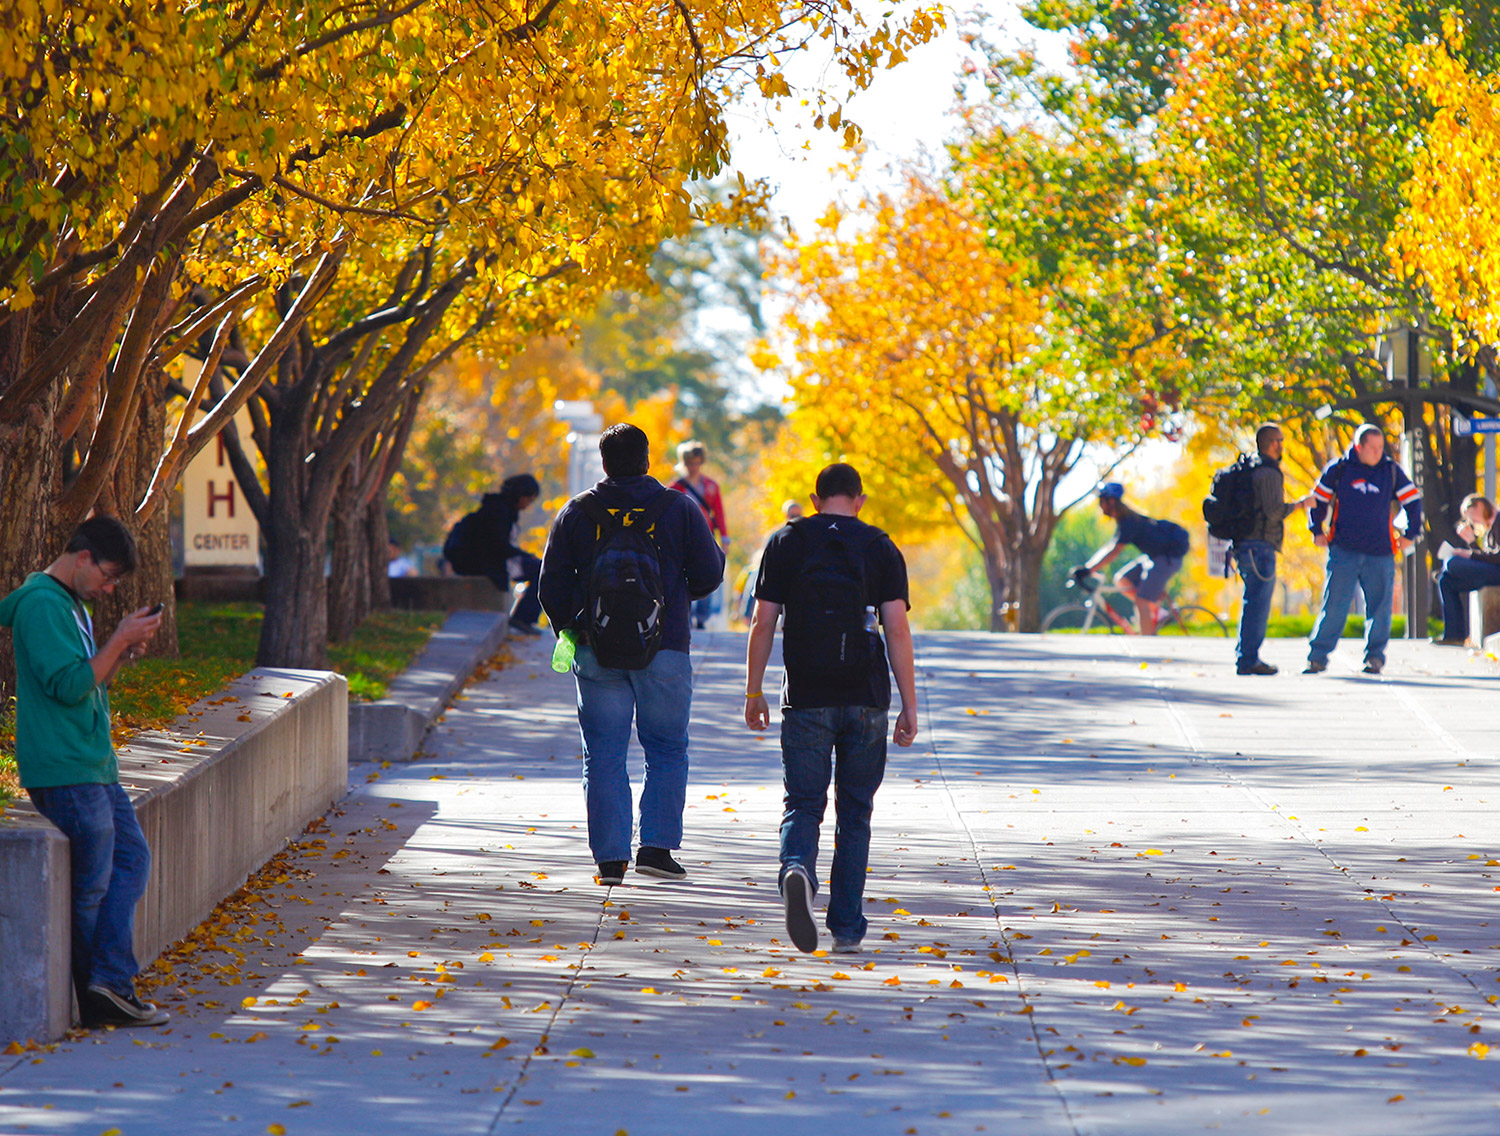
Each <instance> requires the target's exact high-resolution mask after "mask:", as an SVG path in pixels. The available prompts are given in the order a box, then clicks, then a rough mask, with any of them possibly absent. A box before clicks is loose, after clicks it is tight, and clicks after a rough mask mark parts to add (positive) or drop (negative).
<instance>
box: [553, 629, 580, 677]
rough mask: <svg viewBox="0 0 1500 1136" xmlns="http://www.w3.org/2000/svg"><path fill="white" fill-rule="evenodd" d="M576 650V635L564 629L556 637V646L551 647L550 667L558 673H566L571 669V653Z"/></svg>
mask: <svg viewBox="0 0 1500 1136" xmlns="http://www.w3.org/2000/svg"><path fill="white" fill-rule="evenodd" d="M577 650H578V635H577V633H575V632H572V631H564V632H562V633H561V634H560V635H558V637H557V646H556V647H553V648H552V669H553V670H555V671H556V672H557V673H558V674H567V673H568V672H569V671H570V670H572V669H573V655H574V654H575V653H576V652H577Z"/></svg>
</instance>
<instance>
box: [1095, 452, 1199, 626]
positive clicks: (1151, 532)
mask: <svg viewBox="0 0 1500 1136" xmlns="http://www.w3.org/2000/svg"><path fill="white" fill-rule="evenodd" d="M1099 511H1100V512H1101V513H1103V514H1104V515H1105V516H1106V517H1108V518H1109V519H1110V520H1112V521H1114V522H1115V525H1116V526H1117V527H1116V529H1115V539H1114V540H1113V541H1111V542H1110V543H1109V544H1106V545H1105V546H1104V547H1103V548H1101V549H1100V550H1099V551H1098V552H1096V553H1094V555H1092V556H1090V557H1089V559H1088V563H1087V564H1084V565H1081V566H1080V567H1078V568H1074V569H1073V573H1072V575H1073V579H1074V581H1076V582H1079V583H1081V582H1082V581H1083V580H1084V579H1086V578H1087V577H1088V576H1089V575H1090V574H1091V573H1093V572H1095V571H1097V570H1098V569H1100V568H1103V567H1104V566H1105V565H1106V564H1108V563H1109V562H1110V561H1112V560H1113V559H1114V558H1115V557H1117V556H1119V555H1120V553H1121V552H1123V551H1124V550H1125V546H1126V545H1134V546H1135V547H1136V549H1138V550H1139V551H1140V555H1139V556H1137V557H1136V558H1135V559H1134V560H1132V561H1131V562H1130V563H1129V564H1127V565H1125V567H1124V568H1122V569H1120V571H1119V572H1117V573H1115V586H1116V587H1118V588H1119V589H1120V591H1122V592H1124V593H1125V594H1126V595H1127V596H1129V597H1130V601H1131V603H1133V604H1134V605H1135V609H1136V612H1137V613H1138V615H1139V621H1140V626H1141V634H1142V635H1154V634H1156V626H1157V623H1158V622H1159V621H1160V618H1161V598H1162V596H1163V595H1164V594H1165V593H1166V590H1167V582H1168V581H1169V580H1171V579H1172V577H1173V576H1175V575H1176V574H1177V569H1179V568H1181V567H1182V558H1183V557H1184V556H1186V555H1187V551H1188V532H1187V529H1185V528H1183V527H1182V526H1181V525H1179V524H1177V523H1176V522H1175V521H1161V520H1153V519H1152V518H1151V517H1148V516H1145V515H1144V514H1142V513H1137V512H1136V511H1135V510H1134V509H1132V508H1131V507H1130V506H1129V505H1127V504H1125V487H1124V486H1123V485H1121V484H1120V483H1119V482H1118V481H1109V482H1105V484H1103V485H1101V486H1100V487H1099Z"/></svg>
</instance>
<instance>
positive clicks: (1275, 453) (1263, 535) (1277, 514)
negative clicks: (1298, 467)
mask: <svg viewBox="0 0 1500 1136" xmlns="http://www.w3.org/2000/svg"><path fill="white" fill-rule="evenodd" d="M1284 444H1285V436H1284V435H1283V434H1282V431H1281V427H1280V426H1278V425H1276V423H1274V422H1267V423H1266V424H1265V425H1263V426H1261V427H1260V429H1258V430H1256V432H1255V448H1256V451H1257V452H1258V454H1259V461H1258V463H1257V464H1256V467H1255V469H1254V471H1253V472H1252V473H1251V475H1250V486H1251V492H1252V493H1253V496H1254V511H1253V513H1252V520H1251V522H1250V532H1249V535H1247V536H1244V537H1240V538H1238V539H1236V540H1235V542H1234V558H1235V563H1236V564H1237V565H1238V566H1239V570H1240V577H1241V579H1243V580H1244V581H1245V599H1244V602H1243V603H1242V604H1241V606H1240V637H1239V642H1238V643H1237V644H1236V645H1235V650H1234V662H1235V670H1236V671H1237V672H1238V673H1239V674H1242V675H1273V674H1275V673H1276V668H1275V667H1274V666H1272V665H1271V664H1270V663H1268V662H1265V661H1264V660H1263V659H1262V658H1261V657H1260V647H1261V644H1262V643H1264V642H1265V638H1266V627H1267V625H1268V624H1269V622H1270V618H1271V597H1272V596H1273V595H1274V594H1275V591H1276V555H1277V553H1279V552H1280V551H1281V542H1282V539H1283V537H1284V535H1285V529H1286V523H1285V522H1286V519H1287V518H1288V517H1289V516H1291V515H1292V514H1293V513H1295V512H1296V511H1297V510H1298V509H1302V508H1306V507H1307V506H1308V505H1311V504H1312V501H1313V498H1312V494H1308V495H1307V496H1306V497H1302V498H1300V499H1298V500H1296V501H1285V500H1283V499H1282V498H1283V495H1284V493H1285V486H1286V479H1285V478H1284V477H1283V476H1282V473H1281V452H1282V448H1283V446H1284Z"/></svg>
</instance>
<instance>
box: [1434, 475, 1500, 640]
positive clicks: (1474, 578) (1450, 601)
mask: <svg viewBox="0 0 1500 1136" xmlns="http://www.w3.org/2000/svg"><path fill="white" fill-rule="evenodd" d="M1458 512H1459V515H1460V516H1461V517H1463V520H1462V521H1461V522H1460V523H1459V526H1458V529H1457V533H1458V539H1459V540H1461V541H1462V542H1463V544H1462V545H1453V544H1449V543H1447V542H1446V541H1445V542H1444V543H1443V547H1442V549H1441V550H1440V551H1439V552H1438V556H1439V557H1441V558H1442V561H1443V567H1442V569H1441V570H1440V571H1439V572H1438V578H1437V583H1438V594H1439V595H1440V596H1442V598H1443V637H1442V638H1441V639H1434V640H1433V642H1434V643H1436V644H1437V645H1438V646H1440V647H1462V646H1464V645H1465V644H1466V643H1468V641H1469V599H1468V597H1469V593H1470V592H1474V591H1478V590H1479V589H1480V588H1488V587H1495V586H1500V532H1497V531H1496V526H1495V505H1494V502H1492V501H1491V500H1490V499H1489V498H1488V497H1481V496H1480V495H1479V494H1478V493H1470V494H1469V495H1468V496H1467V497H1465V498H1464V499H1463V504H1461V505H1460V506H1459V510H1458Z"/></svg>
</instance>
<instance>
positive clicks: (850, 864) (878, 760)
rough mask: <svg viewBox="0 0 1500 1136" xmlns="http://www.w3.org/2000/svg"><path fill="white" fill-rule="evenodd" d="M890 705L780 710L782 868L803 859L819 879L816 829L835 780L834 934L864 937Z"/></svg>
mask: <svg viewBox="0 0 1500 1136" xmlns="http://www.w3.org/2000/svg"><path fill="white" fill-rule="evenodd" d="M889 720H890V712H889V711H887V710H877V709H875V708H874V707H873V706H824V707H820V708H817V709H810V710H783V711H782V712H781V776H782V783H783V786H784V788H785V795H784V797H783V811H782V814H781V874H782V875H783V876H785V875H786V870H787V868H789V867H791V866H792V865H793V864H800V865H801V866H802V867H803V868H805V869H807V875H808V878H809V879H811V880H812V881H813V888H814V889H816V888H817V886H818V829H819V827H820V826H821V825H822V823H823V812H824V810H825V809H826V808H827V807H828V783H829V781H830V780H832V782H833V785H834V814H835V816H836V817H837V826H836V827H835V829H834V836H833V871H832V873H831V874H830V875H829V880H828V892H829V896H828V930H829V933H830V934H832V935H833V937H834V938H835V939H853V940H855V941H858V940H860V939H862V938H864V935H865V930H866V929H867V928H868V927H869V923H868V921H867V920H866V919H865V914H864V910H863V901H864V894H865V866H866V865H867V864H868V863H869V860H870V811H871V809H872V808H873V806H874V803H875V790H876V789H878V788H880V782H881V779H882V778H883V777H884V776H885V744H886V743H885V735H886V725H887V723H888V722H889Z"/></svg>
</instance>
